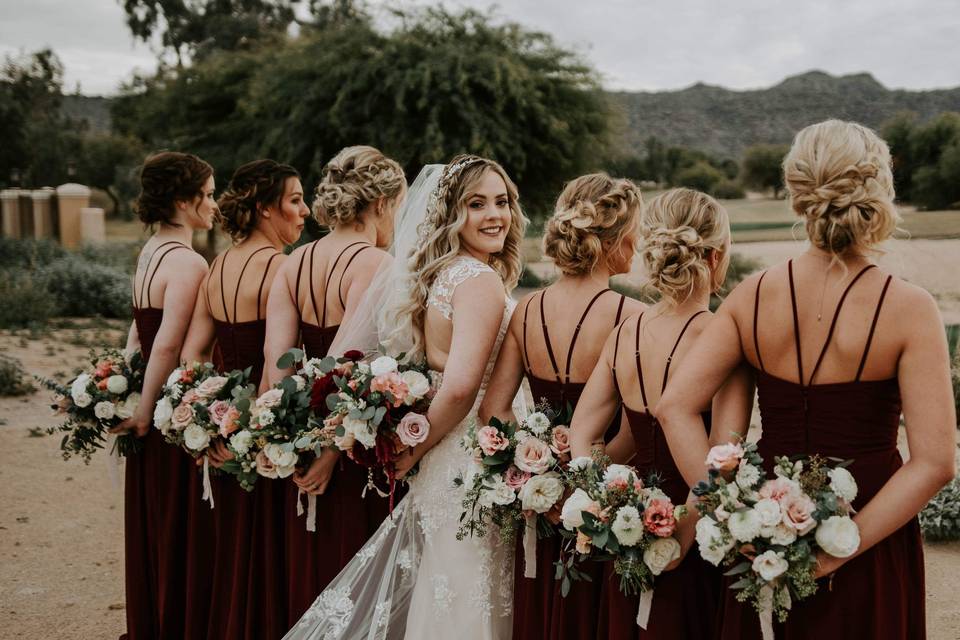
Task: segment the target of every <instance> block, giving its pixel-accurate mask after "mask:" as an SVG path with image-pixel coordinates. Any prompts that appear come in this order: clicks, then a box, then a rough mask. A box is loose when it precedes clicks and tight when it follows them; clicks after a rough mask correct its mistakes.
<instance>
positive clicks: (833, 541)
mask: <svg viewBox="0 0 960 640" xmlns="http://www.w3.org/2000/svg"><path fill="white" fill-rule="evenodd" d="M816 539H817V544H818V545H820V548H821V549H823V550H824V551H826V552H827V553H829V554H830V555H832V556H833V557H834V558H849V557H850V556H852V555H853V554H854V553H856V552H857V549H859V548H860V528H859V527H857V523H856V522H854V521H853V520H851V519H850V518H848V517H847V516H830V517H829V518H827V519H826V520H824V521H823V522H821V523H820V526H818V527H817V531H816Z"/></svg>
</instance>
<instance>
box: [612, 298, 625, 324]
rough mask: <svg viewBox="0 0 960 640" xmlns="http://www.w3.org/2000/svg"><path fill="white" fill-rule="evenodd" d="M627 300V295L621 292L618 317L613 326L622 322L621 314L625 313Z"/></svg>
mask: <svg viewBox="0 0 960 640" xmlns="http://www.w3.org/2000/svg"><path fill="white" fill-rule="evenodd" d="M626 301H627V296H625V295H623V294H622V293H621V294H620V304H618V305H617V317H616V319H614V321H613V326H615V327H616V326H617V325H619V324H620V316H622V315H623V304H624V303H625V302H626Z"/></svg>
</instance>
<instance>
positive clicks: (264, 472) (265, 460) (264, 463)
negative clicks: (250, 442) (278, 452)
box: [255, 449, 277, 478]
mask: <svg viewBox="0 0 960 640" xmlns="http://www.w3.org/2000/svg"><path fill="white" fill-rule="evenodd" d="M255 463H256V465H257V473H259V474H260V475H261V476H263V477H264V478H276V477H277V465H275V464H274V463H273V461H272V460H271V459H270V457H269V456H268V455H267V454H266V453H264V452H263V449H261V450H260V451H258V452H257V458H256V460H255Z"/></svg>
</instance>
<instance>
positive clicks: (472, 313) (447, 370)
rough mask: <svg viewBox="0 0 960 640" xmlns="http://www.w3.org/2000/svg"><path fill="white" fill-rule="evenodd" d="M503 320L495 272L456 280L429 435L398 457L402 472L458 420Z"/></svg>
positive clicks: (472, 395) (470, 399)
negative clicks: (450, 329) (450, 333)
mask: <svg viewBox="0 0 960 640" xmlns="http://www.w3.org/2000/svg"><path fill="white" fill-rule="evenodd" d="M502 319H503V284H502V283H501V281H500V278H499V276H497V275H496V274H495V273H482V274H480V275H478V276H476V277H474V278H471V279H469V280H466V281H465V282H463V283H462V284H460V285H459V286H458V287H457V288H456V290H455V291H454V294H453V336H452V338H451V340H450V352H449V356H448V357H447V364H446V366H444V371H443V382H442V383H441V385H440V389H439V390H438V391H437V395H436V396H435V397H434V399H433V402H432V403H431V404H430V410H429V411H428V412H427V419H428V420H429V421H430V435H429V436H427V439H426V441H425V442H424V443H423V444H419V445H417V446H416V447H413V449H412V450H411V452H410V454H409V455H406V456H403V457H402V458H400V460H398V461H397V476H398V477H401V478H402V477H403V476H404V475H405V474H406V472H407V471H409V470H410V468H411V467H412V466H413V465H414V464H416V463H417V462H418V461H419V460H420V458H422V457H423V456H424V454H426V453H427V451H429V450H430V449H431V448H432V447H433V446H434V445H436V444H437V443H438V442H440V441H441V440H442V439H443V437H444V436H446V435H447V433H449V432H450V430H451V429H453V428H454V427H455V426H456V425H458V424H459V423H460V422H461V421H462V420H463V419H464V418H466V417H467V413H468V412H469V411H470V408H471V407H472V406H473V401H474V399H476V397H477V392H478V391H479V390H480V384H481V383H482V381H483V373H484V369H486V366H487V361H488V360H489V358H490V351H491V349H493V345H494V343H495V342H496V340H497V333H498V332H499V330H500V322H501V321H502Z"/></svg>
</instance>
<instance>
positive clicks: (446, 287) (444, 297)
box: [427, 256, 496, 320]
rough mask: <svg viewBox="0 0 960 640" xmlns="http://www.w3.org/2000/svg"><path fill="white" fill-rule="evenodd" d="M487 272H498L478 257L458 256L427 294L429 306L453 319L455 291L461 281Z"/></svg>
mask: <svg viewBox="0 0 960 640" xmlns="http://www.w3.org/2000/svg"><path fill="white" fill-rule="evenodd" d="M487 272H491V273H496V272H495V271H494V270H493V269H492V268H490V266H489V265H486V264H484V263H482V262H480V261H479V260H477V259H476V258H471V257H467V256H461V257H459V258H457V259H456V260H455V261H454V262H453V263H451V264H450V266H448V267H447V268H446V269H444V270H443V271H441V272H440V275H438V276H437V279H436V280H435V281H434V282H433V285H431V287H430V294H429V295H428V296H427V306H428V307H435V308H436V309H437V310H438V311H439V312H440V313H441V314H442V315H443V317H444V318H446V319H447V320H450V319H452V318H453V306H452V304H451V303H452V302H453V292H454V291H455V290H456V289H457V287H458V286H459V285H460V284H461V283H463V282H465V281H467V280H469V279H470V278H475V277H476V276H478V275H480V274H481V273H487Z"/></svg>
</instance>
